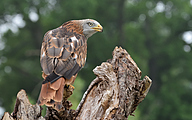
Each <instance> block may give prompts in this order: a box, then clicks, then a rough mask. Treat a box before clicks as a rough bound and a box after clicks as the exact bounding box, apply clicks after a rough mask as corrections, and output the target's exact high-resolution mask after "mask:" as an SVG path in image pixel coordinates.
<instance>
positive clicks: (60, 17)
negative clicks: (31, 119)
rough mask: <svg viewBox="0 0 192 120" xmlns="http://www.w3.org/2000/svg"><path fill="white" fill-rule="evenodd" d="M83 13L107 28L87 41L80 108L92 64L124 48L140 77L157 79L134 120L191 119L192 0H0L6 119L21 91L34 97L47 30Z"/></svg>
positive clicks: (0, 73)
mask: <svg viewBox="0 0 192 120" xmlns="http://www.w3.org/2000/svg"><path fill="white" fill-rule="evenodd" d="M83 18H92V19H96V20H97V21H99V22H100V23H101V25H102V26H103V27H104V32H103V33H97V34H95V35H93V36H92V37H91V38H89V40H88V56H87V63H86V66H85V68H84V69H82V70H81V71H80V72H79V75H78V77H77V80H76V81H75V84H74V86H75V91H74V94H73V95H72V97H71V98H70V100H71V101H72V103H73V108H74V109H76V107H77V105H78V103H79V101H80V99H81V97H82V95H83V93H84V91H85V90H86V89H87V87H88V85H89V84H90V82H91V80H93V79H94V78H95V75H94V74H93V72H92V70H93V69H94V68H95V67H96V66H98V65H100V64H101V63H102V62H104V61H106V60H107V59H110V58H112V51H113V49H114V48H115V46H122V47H123V48H124V49H126V50H127V51H128V52H129V54H130V55H131V56H132V58H133V59H134V61H135V62H136V63H137V65H138V67H139V68H140V69H141V71H142V78H143V76H144V75H148V76H149V77H150V78H151V79H152V80H153V84H152V87H151V89H150V91H149V94H148V95H147V97H146V98H145V99H144V101H143V102H142V103H141V104H139V106H138V108H137V110H136V112H135V113H134V114H135V115H136V116H135V117H129V120H191V119H192V92H191V91H192V67H191V66H192V54H191V53H192V51H191V46H192V0H162V1H160V0H102V1H101V0H81V1H80V0H0V117H1V116H2V115H3V112H4V111H8V112H12V111H13V107H14V104H15V100H16V95H17V93H18V92H19V90H21V89H25V90H26V92H27V95H28V97H29V99H30V102H31V103H33V104H35V103H36V100H37V97H38V95H39V91H40V86H41V83H42V80H43V79H42V77H41V71H42V70H41V67H40V63H39V54H40V48H41V42H42V39H43V35H44V34H45V32H46V31H48V30H50V29H54V28H56V27H58V26H60V25H61V24H63V23H64V22H66V21H68V20H72V19H83Z"/></svg>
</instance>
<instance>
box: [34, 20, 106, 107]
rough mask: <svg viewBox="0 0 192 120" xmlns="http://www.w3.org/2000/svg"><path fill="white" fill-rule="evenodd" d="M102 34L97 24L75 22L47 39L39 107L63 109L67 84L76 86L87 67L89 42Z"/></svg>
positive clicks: (62, 26)
mask: <svg viewBox="0 0 192 120" xmlns="http://www.w3.org/2000/svg"><path fill="white" fill-rule="evenodd" d="M102 30H103V28H102V26H101V25H100V24H99V23H98V22H97V21H95V20H92V19H84V20H72V21H68V22H66V23H64V24H63V25H61V26H60V27H58V28H56V29H53V30H50V31H48V32H47V33H46V34H45V35H44V39H43V43H42V47H41V56H40V57H41V58H40V63H41V67H42V69H43V74H42V76H43V78H44V81H43V83H42V87H41V92H40V95H39V99H38V101H37V103H38V104H39V105H43V104H45V105H46V106H54V107H55V108H56V109H58V110H59V109H61V107H62V104H61V102H62V99H63V90H64V86H65V84H73V82H74V81H75V78H76V76H77V73H78V72H79V70H80V69H81V68H82V67H83V66H84V65H85V62H86V56H87V39H88V38H89V37H90V36H92V35H93V34H94V33H96V32H97V31H99V32H102Z"/></svg>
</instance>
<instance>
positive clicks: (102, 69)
mask: <svg viewBox="0 0 192 120" xmlns="http://www.w3.org/2000/svg"><path fill="white" fill-rule="evenodd" d="M93 72H94V74H95V75H96V78H95V79H94V80H93V81H92V82H91V84H90V85H89V88H88V89H87V91H86V92H85V93H84V95H83V98H82V100H81V102H80V103H79V106H78V107H77V110H72V109H70V107H71V106H72V104H71V102H70V101H67V98H68V97H70V95H72V93H73V89H72V88H70V87H66V88H65V90H64V98H63V106H64V107H63V109H62V110H61V111H56V110H55V109H53V108H50V107H48V108H47V113H46V116H45V117H44V118H43V117H42V116H41V110H40V106H38V105H31V104H30V103H29V100H28V98H27V95H26V93H25V92H24V90H21V91H20V92H19V93H18V95H17V100H16V104H15V109H14V111H13V113H12V114H11V115H9V113H7V112H6V113H5V114H4V116H3V118H2V120H12V119H15V118H16V119H23V120H33V119H37V120H45V119H48V120H95V119H98V120H109V119H110V120H111V119H112V120H127V118H128V116H129V115H133V112H134V111H135V109H136V107H137V106H138V104H139V103H140V102H141V101H142V100H143V99H144V98H145V96H146V95H147V93H148V91H149V88H150V86H151V84H152V81H151V80H150V78H149V77H147V76H145V77H144V79H143V80H140V79H141V71H140V69H139V68H138V67H137V65H136V63H135V62H134V61H133V59H132V58H131V56H130V55H129V54H128V53H127V51H126V50H124V49H122V48H121V47H120V48H118V47H116V48H115V49H114V51H113V58H112V59H110V60H108V61H107V62H103V63H102V64H101V66H97V67H96V68H95V69H94V70H93Z"/></svg>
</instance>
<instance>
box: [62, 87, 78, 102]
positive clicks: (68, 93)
mask: <svg viewBox="0 0 192 120" xmlns="http://www.w3.org/2000/svg"><path fill="white" fill-rule="evenodd" d="M74 88H75V87H74V86H72V85H70V84H65V86H64V92H63V100H67V99H68V98H69V97H70V96H71V95H72V94H73V90H74Z"/></svg>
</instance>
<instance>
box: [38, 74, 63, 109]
mask: <svg viewBox="0 0 192 120" xmlns="http://www.w3.org/2000/svg"><path fill="white" fill-rule="evenodd" d="M64 85H65V79H64V78H63V77H61V78H59V79H58V80H57V81H55V82H54V83H50V82H48V83H44V84H42V87H41V92H40V95H39V99H38V102H37V103H38V104H39V105H44V104H45V105H46V106H53V107H54V106H55V107H56V109H59V108H61V107H62V104H61V102H62V99H63V90H64Z"/></svg>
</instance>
